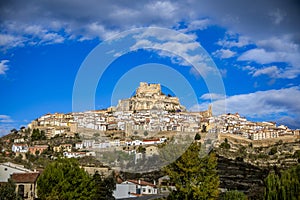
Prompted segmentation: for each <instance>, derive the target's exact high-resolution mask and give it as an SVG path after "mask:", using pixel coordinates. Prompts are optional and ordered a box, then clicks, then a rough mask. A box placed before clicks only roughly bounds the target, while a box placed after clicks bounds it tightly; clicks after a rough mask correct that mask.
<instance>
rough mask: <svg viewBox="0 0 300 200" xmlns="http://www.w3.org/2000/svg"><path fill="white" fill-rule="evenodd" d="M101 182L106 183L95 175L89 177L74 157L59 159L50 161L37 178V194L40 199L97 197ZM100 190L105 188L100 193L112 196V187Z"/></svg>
mask: <svg viewBox="0 0 300 200" xmlns="http://www.w3.org/2000/svg"><path fill="white" fill-rule="evenodd" d="M99 176H100V175H99ZM103 184H106V183H103V181H102V180H101V178H100V179H99V177H98V176H97V175H95V176H94V177H91V176H89V175H88V174H87V173H86V172H85V171H84V170H83V169H82V168H80V167H79V164H78V161H77V160H76V159H59V160H57V161H54V162H52V163H50V164H49V165H48V166H47V167H46V168H45V170H44V172H43V173H42V174H41V175H40V177H39V178H38V181H37V187H38V196H39V198H41V199H62V200H64V199H83V200H84V199H99V198H96V194H97V193H99V187H100V188H101V186H103ZM109 186H111V184H109ZM101 190H105V191H102V193H105V195H106V196H107V197H108V196H109V195H110V196H112V189H110V190H107V187H104V188H103V187H102V188H101Z"/></svg>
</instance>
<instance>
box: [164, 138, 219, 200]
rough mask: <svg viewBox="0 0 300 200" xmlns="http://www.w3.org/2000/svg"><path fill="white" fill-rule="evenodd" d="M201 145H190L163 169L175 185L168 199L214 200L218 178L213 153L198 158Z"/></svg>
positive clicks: (216, 193)
mask: <svg viewBox="0 0 300 200" xmlns="http://www.w3.org/2000/svg"><path fill="white" fill-rule="evenodd" d="M200 153H201V144H199V143H192V144H191V146H190V147H189V148H188V149H187V151H186V152H185V153H184V154H183V155H182V156H181V157H180V158H179V159H177V160H176V161H175V162H174V163H172V164H170V165H169V166H167V167H166V168H165V171H166V172H167V174H168V175H169V177H170V181H171V182H173V183H174V184H175V187H176V191H172V192H171V193H170V195H169V196H168V199H182V200H188V199H196V200H197V199H216V198H217V197H218V194H219V190H218V186H219V177H218V175H217V170H216V166H217V159H216V155H215V153H210V154H209V155H206V156H205V157H200Z"/></svg>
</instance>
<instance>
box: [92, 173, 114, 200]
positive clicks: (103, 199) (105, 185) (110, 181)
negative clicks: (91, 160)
mask: <svg viewBox="0 0 300 200" xmlns="http://www.w3.org/2000/svg"><path fill="white" fill-rule="evenodd" d="M93 181H94V184H95V193H94V195H93V197H92V199H95V200H113V199H115V198H114V197H113V190H114V189H115V186H116V184H115V181H114V177H113V175H111V176H109V177H107V178H105V179H103V180H102V178H101V175H100V174H99V173H98V172H96V173H95V174H94V176H93Z"/></svg>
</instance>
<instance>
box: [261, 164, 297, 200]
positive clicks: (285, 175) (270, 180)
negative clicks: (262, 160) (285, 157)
mask: <svg viewBox="0 0 300 200" xmlns="http://www.w3.org/2000/svg"><path fill="white" fill-rule="evenodd" d="M265 186H266V189H265V199H266V200H277V199H278V200H279V199H280V200H288V199H292V200H294V199H295V200H296V199H299V197H300V165H297V166H295V167H292V168H290V169H287V170H284V171H281V172H280V173H279V174H276V173H274V172H271V173H270V174H269V175H268V176H267V178H266V179H265Z"/></svg>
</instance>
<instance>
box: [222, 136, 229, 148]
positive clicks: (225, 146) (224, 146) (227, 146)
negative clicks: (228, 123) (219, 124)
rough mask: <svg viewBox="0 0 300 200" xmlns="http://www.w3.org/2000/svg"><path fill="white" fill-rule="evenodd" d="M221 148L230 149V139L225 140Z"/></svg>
mask: <svg viewBox="0 0 300 200" xmlns="http://www.w3.org/2000/svg"><path fill="white" fill-rule="evenodd" d="M220 148H223V149H230V144H229V143H228V139H227V138H225V140H224V142H222V143H221V144H220Z"/></svg>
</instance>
